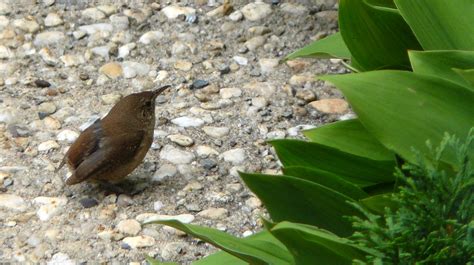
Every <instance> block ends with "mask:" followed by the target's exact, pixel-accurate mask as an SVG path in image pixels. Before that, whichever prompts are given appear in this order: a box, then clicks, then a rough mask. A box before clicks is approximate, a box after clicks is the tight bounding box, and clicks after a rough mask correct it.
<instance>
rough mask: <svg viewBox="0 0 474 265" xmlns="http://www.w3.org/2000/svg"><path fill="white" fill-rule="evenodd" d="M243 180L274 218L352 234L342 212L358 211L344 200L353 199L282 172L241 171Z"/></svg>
mask: <svg viewBox="0 0 474 265" xmlns="http://www.w3.org/2000/svg"><path fill="white" fill-rule="evenodd" d="M240 176H241V178H242V179H243V180H244V182H245V184H247V186H248V187H249V188H250V190H252V192H254V193H255V194H256V195H257V196H258V197H259V198H260V200H262V202H263V204H265V207H266V208H267V210H268V212H269V214H270V216H271V217H272V220H273V221H275V222H280V221H291V222H297V223H305V224H311V225H314V226H318V227H321V228H324V229H327V230H330V231H332V232H333V233H335V234H337V235H340V236H349V235H351V234H352V232H353V230H352V224H351V222H350V221H348V220H347V219H346V218H344V216H352V215H360V213H359V211H357V210H356V209H354V207H352V206H351V205H349V204H348V203H347V202H348V201H352V202H354V200H353V199H351V198H350V197H347V196H345V195H343V194H341V193H339V192H337V191H335V190H332V189H329V188H327V187H324V186H322V185H319V184H316V183H313V182H310V181H307V180H303V179H298V178H295V177H291V176H285V175H263V174H248V173H240Z"/></svg>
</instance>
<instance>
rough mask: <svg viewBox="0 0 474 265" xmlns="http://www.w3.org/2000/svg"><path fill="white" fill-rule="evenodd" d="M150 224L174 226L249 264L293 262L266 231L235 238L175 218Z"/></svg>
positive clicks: (279, 243)
mask: <svg viewBox="0 0 474 265" xmlns="http://www.w3.org/2000/svg"><path fill="white" fill-rule="evenodd" d="M150 224H163V225H167V226H171V227H174V228H176V229H179V230H181V231H183V232H186V233H187V234H190V235H192V236H194V237H197V238H200V239H201V240H203V241H206V242H207V243H209V244H212V245H214V246H216V247H218V248H220V249H222V250H224V251H226V252H228V253H229V254H232V255H234V256H235V257H238V258H239V259H242V260H244V261H246V262H248V263H251V264H262V265H264V264H293V258H292V257H291V255H290V254H289V253H288V251H287V250H286V249H285V247H284V245H282V244H281V242H279V241H278V240H277V239H275V238H274V237H273V236H272V235H271V234H270V233H268V232H261V233H263V234H260V235H258V236H256V235H254V236H253V237H247V238H237V237H233V236H231V235H229V234H227V233H224V232H222V231H219V230H217V229H213V228H208V227H203V226H198V225H192V224H183V223H181V222H179V221H176V220H168V221H155V222H150ZM265 233H266V234H265Z"/></svg>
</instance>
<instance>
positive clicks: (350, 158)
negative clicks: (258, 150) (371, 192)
mask: <svg viewBox="0 0 474 265" xmlns="http://www.w3.org/2000/svg"><path fill="white" fill-rule="evenodd" d="M270 144H272V145H273V147H274V148H275V150H276V152H277V155H278V158H279V159H280V161H281V162H282V163H283V165H284V167H290V166H302V167H308V168H314V169H317V170H324V171H328V172H331V173H333V174H336V175H338V176H340V177H342V178H344V180H346V181H349V182H351V183H354V184H356V185H359V186H369V185H373V184H377V183H381V182H388V181H393V180H394V177H393V171H394V167H395V162H394V161H377V160H371V159H368V158H365V157H360V156H355V155H353V154H349V153H346V152H342V151H339V150H337V149H335V148H332V147H329V146H325V145H321V144H318V143H313V142H305V141H299V140H273V141H270Z"/></svg>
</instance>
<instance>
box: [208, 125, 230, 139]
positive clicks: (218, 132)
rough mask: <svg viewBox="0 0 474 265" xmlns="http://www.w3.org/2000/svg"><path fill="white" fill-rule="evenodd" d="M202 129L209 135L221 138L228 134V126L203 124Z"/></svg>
mask: <svg viewBox="0 0 474 265" xmlns="http://www.w3.org/2000/svg"><path fill="white" fill-rule="evenodd" d="M202 130H203V131H204V132H205V133H206V134H207V135H209V136H211V137H214V138H222V137H224V136H226V135H228V134H229V131H230V129H229V128H228V127H215V126H204V127H203V128H202Z"/></svg>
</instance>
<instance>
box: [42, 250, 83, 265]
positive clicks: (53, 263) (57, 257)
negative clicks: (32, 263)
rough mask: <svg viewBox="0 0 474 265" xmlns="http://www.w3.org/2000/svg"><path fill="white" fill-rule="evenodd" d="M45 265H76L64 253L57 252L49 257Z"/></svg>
mask: <svg viewBox="0 0 474 265" xmlns="http://www.w3.org/2000/svg"><path fill="white" fill-rule="evenodd" d="M46 264H47V265H76V261H75V260H73V259H71V258H69V256H68V255H67V254H66V253H62V252H58V253H56V254H54V255H53V257H51V259H50V260H49V261H48V262H47V263H46Z"/></svg>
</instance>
